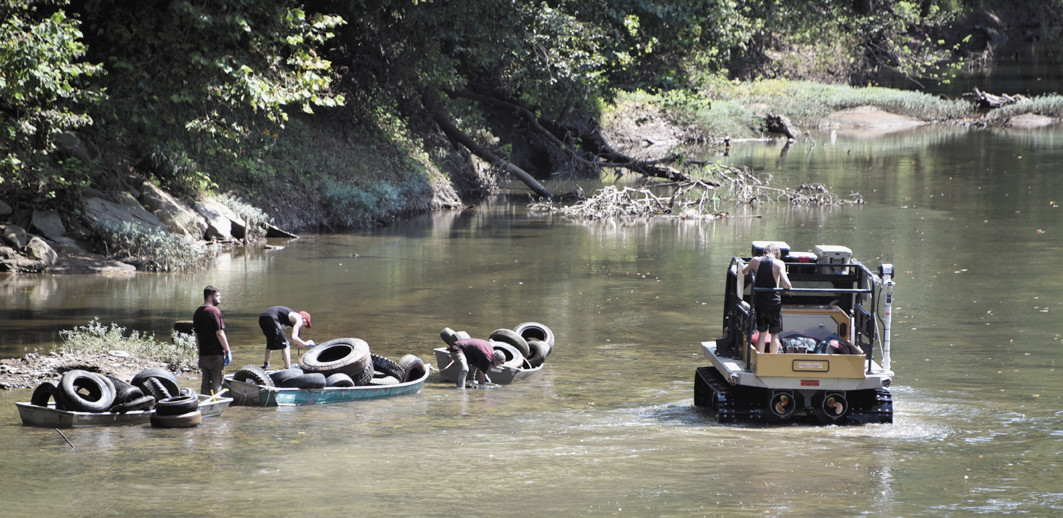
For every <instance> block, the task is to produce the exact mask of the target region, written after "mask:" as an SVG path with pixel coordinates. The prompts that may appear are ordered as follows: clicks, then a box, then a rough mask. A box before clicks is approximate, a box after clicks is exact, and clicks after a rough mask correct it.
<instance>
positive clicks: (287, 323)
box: [258, 306, 317, 370]
mask: <svg viewBox="0 0 1063 518" xmlns="http://www.w3.org/2000/svg"><path fill="white" fill-rule="evenodd" d="M258 327H260V328H262V334H264V335H266V361H265V362H264V363H263V364H262V368H263V369H265V370H268V369H269V358H270V356H272V354H273V351H284V368H285V369H290V368H292V353H291V348H290V347H289V346H288V339H287V338H285V337H284V328H286V327H290V328H292V341H293V342H295V343H297V344H299V345H301V346H303V347H313V346H315V345H317V344H315V343H314V341H313V340H308V341H305V342H304V341H303V339H302V338H299V331H300V330H302V329H303V327H306V328H307V329H310V328H311V327H313V326H311V325H310V313H307V312H306V311H299V312H296V311H294V310H293V309H292V308H289V307H286V306H273V307H271V308H269V309H267V310H266V311H264V312H262V314H261V315H259V317H258Z"/></svg>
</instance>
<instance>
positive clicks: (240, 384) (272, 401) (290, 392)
mask: <svg viewBox="0 0 1063 518" xmlns="http://www.w3.org/2000/svg"><path fill="white" fill-rule="evenodd" d="M426 367H427V366H426ZM431 372H432V370H431V369H429V368H426V369H424V374H423V375H421V377H420V378H418V379H416V380H411V381H407V382H406V383H399V384H397V385H363V386H359V387H324V388H314V389H305V388H284V387H263V386H261V385H255V384H254V383H247V382H244V381H236V380H234V379H233V377H232V375H229V376H226V377H225V386H226V387H227V388H228V389H229V393H230V394H231V395H232V397H233V398H234V399H235V401H236V402H235V403H234V404H236V405H247V406H263V407H274V406H303V405H323V404H326V403H343V402H347V401H361V400H364V399H381V398H389V397H395V396H404V395H407V394H416V393H418V392H420V391H421V387H423V386H424V382H425V380H427V379H428V375H429V374H430V373H431Z"/></svg>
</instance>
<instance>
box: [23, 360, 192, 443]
mask: <svg viewBox="0 0 1063 518" xmlns="http://www.w3.org/2000/svg"><path fill="white" fill-rule="evenodd" d="M50 400H54V401H55V408H56V409H58V410H69V411H73V412H93V413H104V412H111V413H116V414H124V413H126V412H131V411H134V410H151V409H155V414H154V415H153V416H152V418H151V424H152V426H162V427H166V428H177V427H188V426H195V425H197V424H199V422H200V419H201V416H200V415H199V398H198V397H197V396H196V393H195V391H193V390H192V389H181V388H180V385H178V382H177V377H176V376H174V374H173V373H172V372H170V371H168V370H165V369H145V370H143V371H141V372H140V373H138V374H137V375H136V376H133V380H132V381H130V382H129V383H126V382H125V381H122V380H120V379H118V378H115V377H114V376H109V375H106V374H99V373H95V372H88V371H84V370H80V369H74V370H69V371H67V372H65V373H63V377H62V378H60V380H59V383H58V384H55V383H52V382H50V381H46V382H44V383H41V384H40V385H38V386H37V388H36V389H34V391H33V395H32V396H31V397H30V403H32V404H34V405H37V406H48V402H49V401H50ZM157 420H158V421H159V423H158V424H156V421H157Z"/></svg>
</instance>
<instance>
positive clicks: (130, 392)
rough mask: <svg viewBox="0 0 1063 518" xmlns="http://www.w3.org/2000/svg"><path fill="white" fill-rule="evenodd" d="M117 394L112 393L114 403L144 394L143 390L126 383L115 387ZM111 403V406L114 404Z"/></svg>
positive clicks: (126, 401) (140, 396) (127, 400)
mask: <svg viewBox="0 0 1063 518" xmlns="http://www.w3.org/2000/svg"><path fill="white" fill-rule="evenodd" d="M115 390H116V391H117V394H115V395H114V405H121V404H124V403H128V402H130V401H133V400H134V399H140V398H142V397H144V396H145V394H144V391H143V390H140V389H138V388H136V387H134V386H133V385H130V384H128V383H126V384H125V386H123V387H115ZM114 405H112V407H113V406H114Z"/></svg>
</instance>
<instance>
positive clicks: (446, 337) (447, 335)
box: [439, 327, 459, 345]
mask: <svg viewBox="0 0 1063 518" xmlns="http://www.w3.org/2000/svg"><path fill="white" fill-rule="evenodd" d="M439 337H440V338H442V339H443V342H445V343H446V344H447V345H454V342H457V341H458V340H459V338H458V334H457V333H455V332H454V330H453V329H451V328H449V327H444V328H443V330H442V331H440V332H439Z"/></svg>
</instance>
